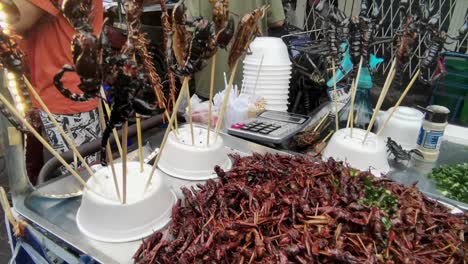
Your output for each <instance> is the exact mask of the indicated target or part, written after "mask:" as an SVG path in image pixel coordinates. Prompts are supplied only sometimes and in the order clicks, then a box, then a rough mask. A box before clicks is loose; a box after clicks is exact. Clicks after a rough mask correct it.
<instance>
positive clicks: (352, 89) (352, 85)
mask: <svg viewBox="0 0 468 264" xmlns="http://www.w3.org/2000/svg"><path fill="white" fill-rule="evenodd" d="M355 81H356V80H353V81H352V83H351V95H350V97H351V98H350V99H349V100H351V103H352V104H354V102H353V100H354V99H353V96H355V95H356V94H355V93H354V82H355ZM353 111H354V109H353ZM352 118H353V113H352V112H351V108H350V111H349V113H348V120H347V122H346V128H349V127H350V126H351V120H352Z"/></svg>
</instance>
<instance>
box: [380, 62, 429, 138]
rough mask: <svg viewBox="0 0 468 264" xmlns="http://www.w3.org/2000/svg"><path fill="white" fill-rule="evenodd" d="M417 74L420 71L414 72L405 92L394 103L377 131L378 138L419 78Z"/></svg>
mask: <svg viewBox="0 0 468 264" xmlns="http://www.w3.org/2000/svg"><path fill="white" fill-rule="evenodd" d="M419 74H421V72H420V70H419V69H418V70H417V71H416V73H415V74H414V76H413V78H412V79H411V82H410V83H409V84H408V86H406V88H405V90H404V91H403V93H402V94H401V96H400V98H399V99H398V101H397V102H396V104H395V106H394V107H393V109H392V111H391V112H390V114H389V115H388V117H387V119H386V120H385V122H384V123H383V125H382V126H381V127H380V129H379V131H378V132H377V136H380V134H381V133H382V132H383V130H384V129H385V127H386V126H387V124H388V121H390V119H391V118H392V116H393V114H394V113H395V111H396V109H397V108H398V107H399V106H400V104H401V102H403V99H405V96H406V94H407V93H408V92H409V90H411V87H413V84H414V83H415V82H416V80H417V79H418V77H419Z"/></svg>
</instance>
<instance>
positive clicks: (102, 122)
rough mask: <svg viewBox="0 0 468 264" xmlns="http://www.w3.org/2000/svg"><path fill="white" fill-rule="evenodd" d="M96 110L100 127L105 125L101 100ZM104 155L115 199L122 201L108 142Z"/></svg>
mask: <svg viewBox="0 0 468 264" xmlns="http://www.w3.org/2000/svg"><path fill="white" fill-rule="evenodd" d="M98 112H99V120H100V122H101V126H102V127H106V121H105V120H104V109H102V104H101V102H99V103H98ZM106 155H107V158H108V159H109V166H110V167H111V172H112V178H113V179H114V187H115V193H116V194H117V199H118V200H119V202H122V198H121V197H120V190H119V182H118V180H117V174H116V173H115V166H114V158H113V157H112V151H111V148H110V144H109V142H107V145H106Z"/></svg>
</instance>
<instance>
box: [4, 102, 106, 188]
mask: <svg viewBox="0 0 468 264" xmlns="http://www.w3.org/2000/svg"><path fill="white" fill-rule="evenodd" d="M0 101H1V102H2V103H3V104H4V105H5V107H6V108H8V110H9V111H10V112H11V113H12V114H13V115H14V116H15V117H16V118H17V119H18V120H21V121H22V122H23V124H24V126H25V127H26V128H27V129H28V131H29V132H31V133H32V134H33V136H34V137H35V138H36V139H37V140H39V142H41V143H42V145H44V147H45V148H46V149H47V150H48V151H49V152H50V153H52V155H54V157H55V158H57V160H58V161H60V163H62V165H63V166H64V167H65V168H66V169H67V170H68V171H69V172H70V173H71V174H72V175H73V177H75V179H76V180H78V182H79V183H81V184H82V185H83V186H84V187H85V188H88V189H89V190H92V189H91V188H90V187H89V186H88V184H87V183H86V182H85V181H84V180H83V179H82V178H81V176H80V175H79V174H78V173H77V172H76V171H75V170H74V169H73V168H72V167H71V166H70V164H68V163H67V162H66V161H65V160H64V159H63V158H62V156H60V154H59V153H58V152H57V151H56V150H55V149H54V148H53V147H52V146H51V145H50V144H49V142H47V140H45V139H44V138H43V137H42V136H41V134H39V132H37V131H36V129H34V127H33V126H32V125H31V124H29V122H28V121H26V119H25V118H24V117H23V116H22V115H21V114H20V113H19V112H18V110H17V109H16V108H15V107H14V106H13V105H11V104H10V102H9V101H8V100H7V99H6V98H5V97H4V96H3V95H2V94H0ZM94 192H95V191H94ZM95 193H97V192H95Z"/></svg>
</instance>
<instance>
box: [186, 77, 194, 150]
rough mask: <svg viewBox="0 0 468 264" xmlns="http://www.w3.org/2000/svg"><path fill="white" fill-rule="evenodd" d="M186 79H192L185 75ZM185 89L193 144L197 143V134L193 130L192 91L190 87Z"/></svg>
mask: <svg viewBox="0 0 468 264" xmlns="http://www.w3.org/2000/svg"><path fill="white" fill-rule="evenodd" d="M185 79H188V81H187V83H188V82H189V80H190V78H189V77H185ZM187 86H188V85H187ZM185 91H186V95H187V108H188V116H189V124H190V136H191V138H192V145H195V134H194V132H193V120H192V103H191V102H190V91H189V89H185Z"/></svg>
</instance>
